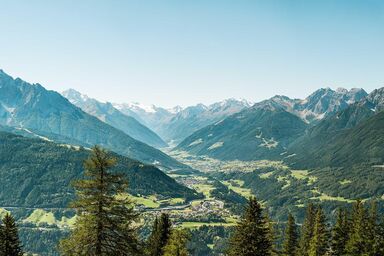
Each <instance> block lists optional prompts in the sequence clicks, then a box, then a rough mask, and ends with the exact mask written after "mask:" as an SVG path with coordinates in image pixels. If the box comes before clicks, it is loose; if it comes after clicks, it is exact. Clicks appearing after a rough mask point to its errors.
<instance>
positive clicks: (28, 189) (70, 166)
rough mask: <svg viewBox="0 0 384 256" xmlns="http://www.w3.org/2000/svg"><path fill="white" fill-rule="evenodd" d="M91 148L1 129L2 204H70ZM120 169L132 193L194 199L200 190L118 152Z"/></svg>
mask: <svg viewBox="0 0 384 256" xmlns="http://www.w3.org/2000/svg"><path fill="white" fill-rule="evenodd" d="M88 155H89V150H86V149H84V148H74V147H72V146H69V145H65V144H62V145H59V144H55V143H52V142H47V141H44V140H41V139H30V138H25V137H21V136H17V135H14V134H10V133H5V132H0V162H1V163H2V164H1V165H0V177H1V179H0V186H1V188H2V189H1V190H0V206H29V207H67V205H68V202H69V201H70V200H71V198H72V197H73V190H72V188H71V187H70V183H71V181H72V180H74V179H78V178H80V177H81V175H82V171H83V161H84V159H86V158H87V156H88ZM114 156H115V157H116V158H117V159H118V165H117V166H116V167H115V170H116V171H120V172H123V173H125V174H126V175H127V178H128V179H129V181H130V185H129V192H130V193H132V194H134V195H136V194H141V195H153V194H157V195H159V196H164V197H185V198H187V199H191V198H194V197H196V196H197V194H196V192H195V191H193V190H191V189H188V188H186V187H184V186H182V185H180V184H178V183H177V182H176V181H175V180H173V179H172V178H170V177H168V176H167V175H166V174H164V173H163V172H162V171H160V170H159V169H157V168H156V167H153V166H151V165H145V164H142V163H140V162H138V161H136V160H132V159H129V158H127V157H123V156H120V155H117V154H114Z"/></svg>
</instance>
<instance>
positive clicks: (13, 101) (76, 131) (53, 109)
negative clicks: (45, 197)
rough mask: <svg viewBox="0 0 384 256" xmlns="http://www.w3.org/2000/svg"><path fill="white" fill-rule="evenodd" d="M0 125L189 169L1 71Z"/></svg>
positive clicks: (168, 166) (48, 93)
mask: <svg viewBox="0 0 384 256" xmlns="http://www.w3.org/2000/svg"><path fill="white" fill-rule="evenodd" d="M0 125H5V126H12V127H17V128H18V129H24V130H27V131H28V132H30V133H37V134H38V135H39V136H44V137H47V138H50V139H54V140H56V141H60V142H65V143H72V142H73V141H77V142H80V143H81V145H84V146H92V145H95V144H99V145H101V146H103V147H105V148H107V149H110V150H113V151H115V152H117V153H119V154H122V155H125V156H129V157H131V158H133V159H137V160H139V161H143V162H145V163H151V164H152V163H153V164H156V165H158V166H163V167H166V168H177V169H180V168H188V167H186V166H185V165H183V164H181V163H179V162H177V161H176V160H174V159H173V158H171V157H169V156H168V155H166V154H164V153H163V152H161V151H159V150H157V149H155V148H152V147H150V146H148V145H147V144H144V143H142V142H140V141H137V140H135V139H133V138H132V137H130V136H128V135H127V134H125V133H124V132H123V131H120V130H118V129H116V128H114V127H112V126H110V125H108V124H106V123H104V122H102V121H100V120H99V119H98V118H96V117H94V116H91V115H89V114H87V113H85V112H84V111H82V110H81V109H80V108H78V107H76V106H74V105H73V104H71V103H70V102H69V101H68V100H67V99H66V98H64V97H63V96H61V95H60V94H59V93H57V92H54V91H48V90H46V89H44V88H43V87H42V86H41V85H39V84H29V83H27V82H25V81H23V80H21V79H20V78H17V79H13V78H12V77H10V76H9V75H7V74H5V73H4V72H3V71H0Z"/></svg>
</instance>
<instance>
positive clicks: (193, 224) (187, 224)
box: [180, 222, 236, 229]
mask: <svg viewBox="0 0 384 256" xmlns="http://www.w3.org/2000/svg"><path fill="white" fill-rule="evenodd" d="M234 225H236V224H235V223H223V222H183V223H181V225H180V227H182V228H188V229H196V228H199V227H202V226H210V227H217V226H224V227H230V226H234Z"/></svg>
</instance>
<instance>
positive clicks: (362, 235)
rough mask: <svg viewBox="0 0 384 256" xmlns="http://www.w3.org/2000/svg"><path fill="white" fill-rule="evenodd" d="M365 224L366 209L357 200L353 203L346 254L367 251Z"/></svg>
mask: <svg viewBox="0 0 384 256" xmlns="http://www.w3.org/2000/svg"><path fill="white" fill-rule="evenodd" d="M367 225H368V220H367V211H366V209H365V207H364V205H363V203H362V202H361V201H357V202H356V203H355V204H354V205H353V211H352V222H351V231H350V235H349V240H348V242H347V247H346V250H347V253H348V254H350V255H364V254H365V253H366V252H367V238H368V236H367V235H368V234H367V231H368V228H367Z"/></svg>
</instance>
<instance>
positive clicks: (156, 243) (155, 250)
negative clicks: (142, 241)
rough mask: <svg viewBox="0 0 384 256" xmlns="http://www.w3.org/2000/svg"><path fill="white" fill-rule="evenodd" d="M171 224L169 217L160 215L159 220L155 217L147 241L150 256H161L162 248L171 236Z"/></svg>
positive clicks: (163, 214) (164, 214)
mask: <svg viewBox="0 0 384 256" xmlns="http://www.w3.org/2000/svg"><path fill="white" fill-rule="evenodd" d="M171 228H172V223H171V221H170V219H169V215H168V214H166V213H162V214H161V216H160V219H158V218H157V217H156V219H155V222H154V224H153V229H152V233H151V235H150V237H149V239H148V251H149V253H148V254H149V255H150V256H162V255H163V252H164V247H165V245H166V244H167V242H168V240H169V237H170V235H171Z"/></svg>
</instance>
